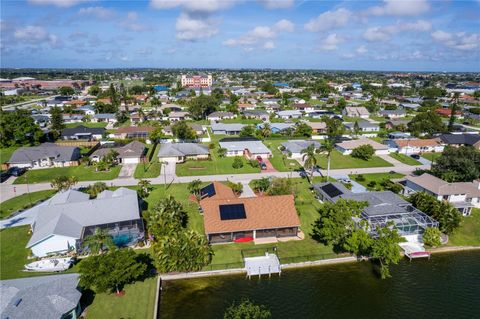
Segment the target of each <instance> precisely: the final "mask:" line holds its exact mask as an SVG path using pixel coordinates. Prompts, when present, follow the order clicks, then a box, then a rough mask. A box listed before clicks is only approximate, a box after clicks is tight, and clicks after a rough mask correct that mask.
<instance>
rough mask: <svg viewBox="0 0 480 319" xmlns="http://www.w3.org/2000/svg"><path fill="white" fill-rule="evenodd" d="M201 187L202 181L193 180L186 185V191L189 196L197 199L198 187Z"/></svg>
mask: <svg viewBox="0 0 480 319" xmlns="http://www.w3.org/2000/svg"><path fill="white" fill-rule="evenodd" d="M201 185H202V181H201V180H199V179H195V180H193V181H191V182H190V183H188V186H187V188H188V190H189V191H190V193H191V194H193V195H195V197H197V199H198V197H199V195H200V186H201Z"/></svg>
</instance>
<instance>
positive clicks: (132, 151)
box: [90, 141, 146, 164]
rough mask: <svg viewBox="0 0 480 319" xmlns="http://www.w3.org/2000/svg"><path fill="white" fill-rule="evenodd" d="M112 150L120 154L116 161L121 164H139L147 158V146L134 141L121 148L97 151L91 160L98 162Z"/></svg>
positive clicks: (106, 148) (105, 148) (107, 148)
mask: <svg viewBox="0 0 480 319" xmlns="http://www.w3.org/2000/svg"><path fill="white" fill-rule="evenodd" d="M112 150H114V151H115V152H117V153H118V155H117V157H116V160H117V162H118V163H119V164H138V163H141V162H142V161H143V160H144V158H145V153H146V152H145V151H146V147H145V144H143V143H142V142H139V141H133V142H130V143H128V144H127V145H124V146H121V147H104V148H99V149H97V150H95V151H94V152H93V153H92V155H90V159H91V160H92V161H95V162H98V161H100V160H101V159H102V158H103V157H104V156H106V155H107V154H108V153H110V152H111V151H112Z"/></svg>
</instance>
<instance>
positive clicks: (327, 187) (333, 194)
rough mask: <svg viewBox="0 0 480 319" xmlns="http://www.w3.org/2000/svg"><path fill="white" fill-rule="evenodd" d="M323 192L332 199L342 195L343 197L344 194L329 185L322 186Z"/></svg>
mask: <svg viewBox="0 0 480 319" xmlns="http://www.w3.org/2000/svg"><path fill="white" fill-rule="evenodd" d="M322 190H323V191H324V192H325V193H326V194H327V195H328V196H330V198H334V197H337V196H340V195H343V192H342V191H341V190H339V189H338V188H336V187H335V185H333V184H327V185H324V186H322Z"/></svg>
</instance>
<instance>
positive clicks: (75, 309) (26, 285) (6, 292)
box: [0, 274, 82, 319]
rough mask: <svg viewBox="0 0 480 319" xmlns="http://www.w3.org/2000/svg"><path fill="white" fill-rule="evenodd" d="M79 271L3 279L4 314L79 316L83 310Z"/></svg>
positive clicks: (0, 307) (20, 318) (22, 318)
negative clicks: (75, 272) (76, 272)
mask: <svg viewBox="0 0 480 319" xmlns="http://www.w3.org/2000/svg"><path fill="white" fill-rule="evenodd" d="M79 276H80V275H79V274H64V275H53V276H40V277H28V278H18V279H11V280H2V281H0V295H1V296H2V302H1V303H0V316H1V318H16V319H31V318H49V319H67V318H68V319H77V318H78V317H79V316H80V315H81V312H82V308H81V306H80V298H81V297H82V293H81V290H80V288H79V287H78V282H79V280H80V279H79Z"/></svg>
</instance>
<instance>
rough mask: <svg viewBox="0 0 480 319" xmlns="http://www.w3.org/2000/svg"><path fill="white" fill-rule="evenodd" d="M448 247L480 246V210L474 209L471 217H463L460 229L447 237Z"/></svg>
mask: <svg viewBox="0 0 480 319" xmlns="http://www.w3.org/2000/svg"><path fill="white" fill-rule="evenodd" d="M447 245H448V246H470V245H480V209H479V208H474V209H473V211H472V215H471V216H468V217H463V219H462V223H461V224H460V227H459V228H458V229H457V230H456V231H455V232H454V233H453V234H452V235H450V237H449V240H448V244H447Z"/></svg>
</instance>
